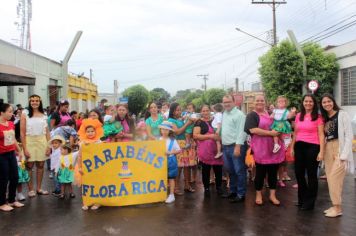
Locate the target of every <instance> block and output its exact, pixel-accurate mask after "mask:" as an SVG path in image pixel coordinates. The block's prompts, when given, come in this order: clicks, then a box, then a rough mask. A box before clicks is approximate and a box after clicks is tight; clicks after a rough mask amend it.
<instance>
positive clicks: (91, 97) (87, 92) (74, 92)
mask: <svg viewBox="0 0 356 236" xmlns="http://www.w3.org/2000/svg"><path fill="white" fill-rule="evenodd" d="M68 98H69V99H76V100H82V101H86V102H88V101H90V103H91V104H96V101H97V99H98V86H97V85H96V84H94V83H92V82H90V80H89V79H88V78H87V77H84V76H81V77H78V76H74V75H68Z"/></svg>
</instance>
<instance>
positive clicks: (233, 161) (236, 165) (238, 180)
mask: <svg viewBox="0 0 356 236" xmlns="http://www.w3.org/2000/svg"><path fill="white" fill-rule="evenodd" d="M234 149H235V145H223V154H224V168H225V169H226V170H227V171H228V172H229V175H230V192H231V193H236V194H237V196H238V197H245V195H246V181H247V173H246V165H245V157H246V151H247V145H241V148H240V156H238V157H236V156H234Z"/></svg>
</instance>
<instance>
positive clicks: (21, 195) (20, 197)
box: [17, 193, 26, 201]
mask: <svg viewBox="0 0 356 236" xmlns="http://www.w3.org/2000/svg"><path fill="white" fill-rule="evenodd" d="M25 199H26V197H25V195H23V193H18V194H17V200H19V201H25Z"/></svg>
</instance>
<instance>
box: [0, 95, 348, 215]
mask: <svg viewBox="0 0 356 236" xmlns="http://www.w3.org/2000/svg"><path fill="white" fill-rule="evenodd" d="M69 105H70V104H69V102H68V101H66V100H62V101H60V102H59V103H58V104H57V107H56V108H53V109H49V108H48V109H46V110H45V109H44V108H43V104H42V100H41V97H40V96H38V95H32V96H30V97H29V102H28V106H27V107H26V109H23V108H22V107H21V106H20V105H18V106H17V109H16V110H15V111H14V110H13V107H12V106H11V105H10V104H7V103H3V104H1V107H0V210H2V211H11V210H13V209H14V208H18V207H23V206H24V204H23V203H22V202H21V201H23V200H25V199H26V197H25V195H24V194H23V193H22V188H23V186H22V185H27V186H28V197H30V198H33V197H35V196H37V195H49V194H50V192H49V191H48V190H45V189H43V188H42V180H43V176H44V170H45V166H47V168H48V170H49V173H50V174H49V178H51V179H53V181H54V183H53V186H54V187H53V191H52V194H53V195H54V196H56V197H58V198H60V199H64V198H66V197H67V196H69V198H74V197H75V194H74V192H73V187H72V184H73V183H76V184H78V185H80V179H81V176H80V175H81V174H82V170H81V167H82V166H81V165H82V163H81V160H82V156H81V155H82V154H81V145H83V144H86V143H94V144H96V143H101V142H128V141H145V140H164V141H165V142H166V155H167V168H168V176H167V179H168V184H169V193H168V197H167V199H166V203H172V202H174V201H175V197H176V196H179V195H183V194H184V193H187V194H191V193H194V192H195V191H196V189H195V188H196V187H197V186H198V185H196V181H197V179H198V178H197V173H198V169H199V168H198V167H201V174H202V182H203V187H204V195H205V197H209V196H210V194H211V192H212V190H211V189H210V188H211V186H212V185H211V183H212V182H213V183H214V184H215V188H216V191H214V192H216V194H217V195H219V196H221V197H223V198H227V199H229V201H230V202H232V203H237V202H243V201H245V198H246V188H247V178H248V173H249V176H250V178H251V179H252V180H253V181H254V187H255V191H256V195H255V203H256V205H258V206H262V205H263V204H264V199H263V194H262V189H263V188H264V187H268V188H269V197H268V201H269V202H270V203H271V204H273V205H276V206H279V205H280V204H281V203H280V201H279V199H278V197H277V194H276V190H277V186H280V187H285V184H284V181H285V180H290V177H289V176H288V174H287V171H288V168H287V167H286V156H291V157H293V160H294V170H295V177H296V181H297V184H296V186H295V187H296V188H298V199H297V204H296V205H297V206H298V207H299V209H300V210H301V211H307V210H312V209H313V208H314V205H315V202H316V199H317V194H318V168H319V166H320V162H323V163H324V165H325V173H326V178H327V182H328V187H329V194H330V199H331V202H332V206H331V207H330V208H329V209H327V210H325V212H324V214H325V216H327V217H337V216H341V215H342V208H341V204H342V197H341V196H342V188H343V181H344V178H345V175H346V173H347V172H350V173H353V172H354V169H355V168H354V165H353V155H352V140H353V133H352V128H351V120H350V118H349V116H348V114H347V113H346V112H345V111H343V110H341V109H340V108H339V106H338V105H337V104H336V102H335V100H334V98H333V97H332V96H331V95H329V94H325V95H323V96H322V97H321V99H320V101H319V103H318V102H317V100H316V98H315V97H314V95H312V94H306V95H304V97H303V98H302V101H301V102H300V108H299V109H298V110H299V111H298V112H297V109H296V108H291V109H287V107H288V100H287V98H285V97H284V96H279V97H278V99H277V101H276V104H275V105H276V106H277V107H276V108H273V109H266V108H267V103H266V99H265V97H264V96H262V95H257V96H256V97H255V101H254V109H253V110H252V111H251V112H249V113H248V114H247V115H245V114H244V113H243V112H242V111H241V110H239V109H238V107H237V106H236V105H235V102H234V97H233V96H231V95H225V96H224V97H223V99H222V101H221V103H219V104H214V105H211V106H209V105H203V106H202V107H201V108H199V109H200V110H199V111H198V112H197V111H196V110H195V109H196V108H195V106H194V105H193V104H188V105H187V106H186V107H185V108H183V107H181V106H180V104H178V103H176V102H173V103H171V104H168V103H164V104H160V103H156V102H151V103H149V104H148V107H147V111H146V112H145V114H144V115H142V118H141V119H140V117H139V116H138V118H136V119H133V118H132V116H130V112H129V109H128V106H127V104H109V103H107V101H104V100H103V101H101V103H100V105H99V106H98V107H97V108H96V109H93V110H91V111H89V112H87V113H86V114H85V113H78V112H76V111H72V112H70V111H69ZM247 153H249V155H247V156H248V157H247V158H246V154H247ZM248 159H249V160H248ZM34 167H36V168H35V169H36V171H35V172H34V171H33V168H34ZM182 174H183V177H182ZM34 179H36V186H34ZM181 179H183V181H182V183H183V186H181V181H180V180H181ZM224 181H226V186H227V188H223V182H224ZM225 189H228V191H225ZM99 207H100V205H99V204H94V205H92V206H85V205H83V207H82V209H83V210H87V209H89V208H90V209H93V210H96V209H98V208H99Z"/></svg>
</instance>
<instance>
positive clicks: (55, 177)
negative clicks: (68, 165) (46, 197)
mask: <svg viewBox="0 0 356 236" xmlns="http://www.w3.org/2000/svg"><path fill="white" fill-rule="evenodd" d="M53 182H54V187H55V189H54V191H55V192H61V184H60V183H59V182H58V179H57V173H55V174H54V176H53Z"/></svg>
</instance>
